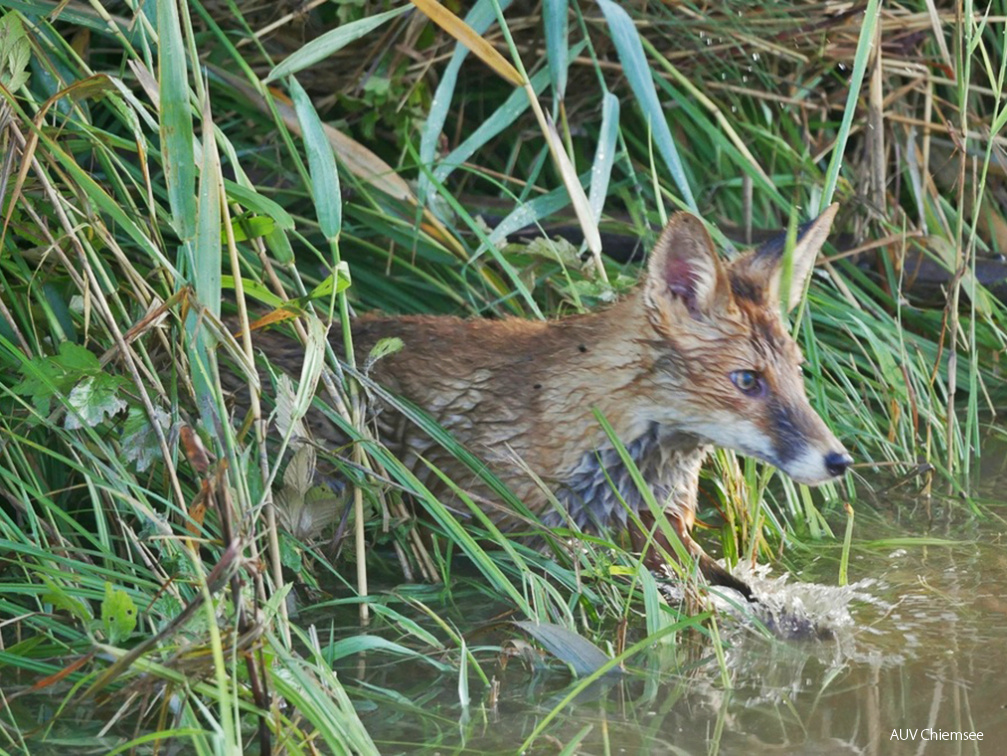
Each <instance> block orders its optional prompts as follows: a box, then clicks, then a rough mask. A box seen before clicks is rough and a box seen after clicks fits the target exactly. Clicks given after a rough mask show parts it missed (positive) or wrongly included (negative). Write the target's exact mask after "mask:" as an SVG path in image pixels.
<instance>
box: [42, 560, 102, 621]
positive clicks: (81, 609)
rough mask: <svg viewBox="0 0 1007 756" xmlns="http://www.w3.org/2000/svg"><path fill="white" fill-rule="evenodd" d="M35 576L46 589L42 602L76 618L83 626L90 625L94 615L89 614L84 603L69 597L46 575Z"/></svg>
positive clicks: (63, 589) (89, 611)
mask: <svg viewBox="0 0 1007 756" xmlns="http://www.w3.org/2000/svg"><path fill="white" fill-rule="evenodd" d="M37 575H38V578H39V579H40V580H41V581H42V582H43V583H45V584H46V587H47V588H48V590H47V591H46V592H45V593H43V594H42V600H43V601H46V602H48V603H50V604H52V606H53V608H54V609H57V610H62V611H64V612H67V613H68V614H70V615H71V616H72V617H76V618H77V619H79V620H80V621H81V622H83V623H84V624H85V625H87V624H90V622H91V620H93V619H94V615H93V614H91V607H89V606H88V605H87V602H86V601H83V600H82V599H79V598H77V597H76V596H71V595H70V594H69V593H67V591H66V589H65V588H64V587H63V586H62V585H60V584H59V583H57V582H56V581H55V580H53V579H52V578H50V577H49V576H48V575H43V574H41V573H37Z"/></svg>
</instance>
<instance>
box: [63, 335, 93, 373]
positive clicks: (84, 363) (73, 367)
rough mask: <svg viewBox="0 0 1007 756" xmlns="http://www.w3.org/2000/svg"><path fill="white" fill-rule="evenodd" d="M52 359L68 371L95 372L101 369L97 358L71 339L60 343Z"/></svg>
mask: <svg viewBox="0 0 1007 756" xmlns="http://www.w3.org/2000/svg"><path fill="white" fill-rule="evenodd" d="M52 360H53V362H55V363H56V364H57V365H59V366H60V367H61V368H63V370H65V371H66V372H68V373H97V372H98V371H100V370H101V363H100V362H98V358H97V357H95V356H94V355H93V354H91V352H89V351H88V350H87V349H86V348H85V347H82V346H80V345H79V344H74V343H73V342H72V341H64V342H63V343H61V344H60V345H59V354H57V355H56V356H54V357H53V358H52Z"/></svg>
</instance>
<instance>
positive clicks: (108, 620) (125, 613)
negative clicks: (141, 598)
mask: <svg viewBox="0 0 1007 756" xmlns="http://www.w3.org/2000/svg"><path fill="white" fill-rule="evenodd" d="M101 626H102V628H103V629H104V631H105V637H106V638H107V639H108V642H109V643H110V644H112V645H113V646H118V645H119V644H120V643H122V642H123V641H125V640H127V639H128V638H129V636H130V635H132V633H133V630H135V629H136V604H134V603H133V599H131V598H130V597H129V594H128V593H126V591H124V590H122V589H121V588H116V587H115V586H113V585H112V584H111V583H109V582H106V583H105V599H104V601H102V602H101Z"/></svg>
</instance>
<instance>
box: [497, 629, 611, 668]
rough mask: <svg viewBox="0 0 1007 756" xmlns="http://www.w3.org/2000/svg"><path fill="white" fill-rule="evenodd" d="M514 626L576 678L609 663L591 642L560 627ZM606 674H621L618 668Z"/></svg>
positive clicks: (605, 656) (602, 652)
mask: <svg viewBox="0 0 1007 756" xmlns="http://www.w3.org/2000/svg"><path fill="white" fill-rule="evenodd" d="M514 624H515V625H516V626H517V627H519V628H521V629H522V630H524V631H525V632H526V633H528V635H530V636H532V637H533V638H534V639H535V640H537V641H538V642H539V643H541V644H542V645H543V646H544V647H545V649H546V651H548V652H549V653H550V654H552V655H553V656H555V657H556V658H557V659H559V660H560V661H561V662H564V663H566V664H569V665H570V667H571V669H573V671H574V674H576V675H577V676H578V677H584V676H586V675H590V674H591V673H593V672H596V671H597V670H599V669H601V667H603V666H605V664H607V663H608V661H609V658H608V656H607V655H606V654H605V652H604V651H602V650H601V649H600V648H598V647H597V646H596V645H594V644H593V643H592V642H591V641H589V640H588V639H587V638H584V637H583V636H581V635H578V634H577V633H575V632H574V631H573V630H568V629H567V628H565V627H563V626H562V625H555V624H552V623H550V622H525V621H520V622H515V623H514ZM608 674H609V675H618V674H621V672H620V670H619V669H618V668H613V669H611V670H610V671H609V673H608Z"/></svg>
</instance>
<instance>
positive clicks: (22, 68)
mask: <svg viewBox="0 0 1007 756" xmlns="http://www.w3.org/2000/svg"><path fill="white" fill-rule="evenodd" d="M30 59H31V43H30V42H29V41H28V36H27V35H26V34H25V32H24V26H23V25H22V23H21V16H20V15H19V14H17V13H16V12H9V13H7V14H6V15H4V16H0V84H2V85H3V86H4V87H5V88H7V89H8V90H10V91H11V92H14V91H16V90H18V89H20V88H21V86H22V85H23V84H24V83H25V82H26V81H28V72H27V70H26V69H27V68H28V61H29V60H30Z"/></svg>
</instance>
